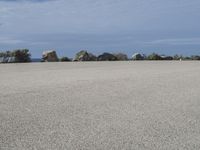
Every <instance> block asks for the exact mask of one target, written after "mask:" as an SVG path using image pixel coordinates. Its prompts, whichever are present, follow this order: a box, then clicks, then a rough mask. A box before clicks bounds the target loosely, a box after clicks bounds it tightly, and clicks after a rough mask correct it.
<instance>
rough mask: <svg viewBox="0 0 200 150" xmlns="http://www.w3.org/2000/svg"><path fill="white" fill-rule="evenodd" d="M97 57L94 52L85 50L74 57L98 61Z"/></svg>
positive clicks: (79, 59)
mask: <svg viewBox="0 0 200 150" xmlns="http://www.w3.org/2000/svg"><path fill="white" fill-rule="evenodd" d="M96 60H97V57H96V56H95V55H93V54H92V53H88V52H87V51H85V50H82V51H80V52H78V53H77V54H76V56H75V58H74V61H96Z"/></svg>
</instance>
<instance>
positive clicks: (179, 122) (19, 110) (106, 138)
mask: <svg viewBox="0 0 200 150" xmlns="http://www.w3.org/2000/svg"><path fill="white" fill-rule="evenodd" d="M71 149H72V150H95V149H98V150H108V149H109V150H110V149H113V150H122V149H127V150H130V149H133V150H134V149H135V150H140V149H147V150H151V149H158V150H161V149H164V150H165V149H166V150H173V149H188V150H195V149H196V150H199V149H200V62H195V61H193V62H189V61H188V62H183V61H182V62H179V61H177V62H175V61H169V62H165V61H162V62H159V61H158V62H153V61H152V62H148V61H144V62H86V63H78V62H70V63H31V64H2V65H0V150H71Z"/></svg>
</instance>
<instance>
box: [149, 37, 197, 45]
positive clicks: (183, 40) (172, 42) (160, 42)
mask: <svg viewBox="0 0 200 150" xmlns="http://www.w3.org/2000/svg"><path fill="white" fill-rule="evenodd" d="M145 44H147V45H200V38H176V39H161V40H154V41H150V42H145Z"/></svg>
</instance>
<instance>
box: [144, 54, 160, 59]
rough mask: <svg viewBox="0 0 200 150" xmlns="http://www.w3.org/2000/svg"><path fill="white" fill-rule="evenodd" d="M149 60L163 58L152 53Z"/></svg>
mask: <svg viewBox="0 0 200 150" xmlns="http://www.w3.org/2000/svg"><path fill="white" fill-rule="evenodd" d="M147 59H148V60H162V57H161V56H160V55H158V54H156V53H152V54H150V55H149V56H148V57H147Z"/></svg>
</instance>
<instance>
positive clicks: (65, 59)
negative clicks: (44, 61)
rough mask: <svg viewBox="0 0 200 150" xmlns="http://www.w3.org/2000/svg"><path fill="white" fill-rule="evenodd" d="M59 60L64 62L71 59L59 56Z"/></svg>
mask: <svg viewBox="0 0 200 150" xmlns="http://www.w3.org/2000/svg"><path fill="white" fill-rule="evenodd" d="M60 61H61V62H65V61H71V59H69V58H68V57H61V58H60Z"/></svg>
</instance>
